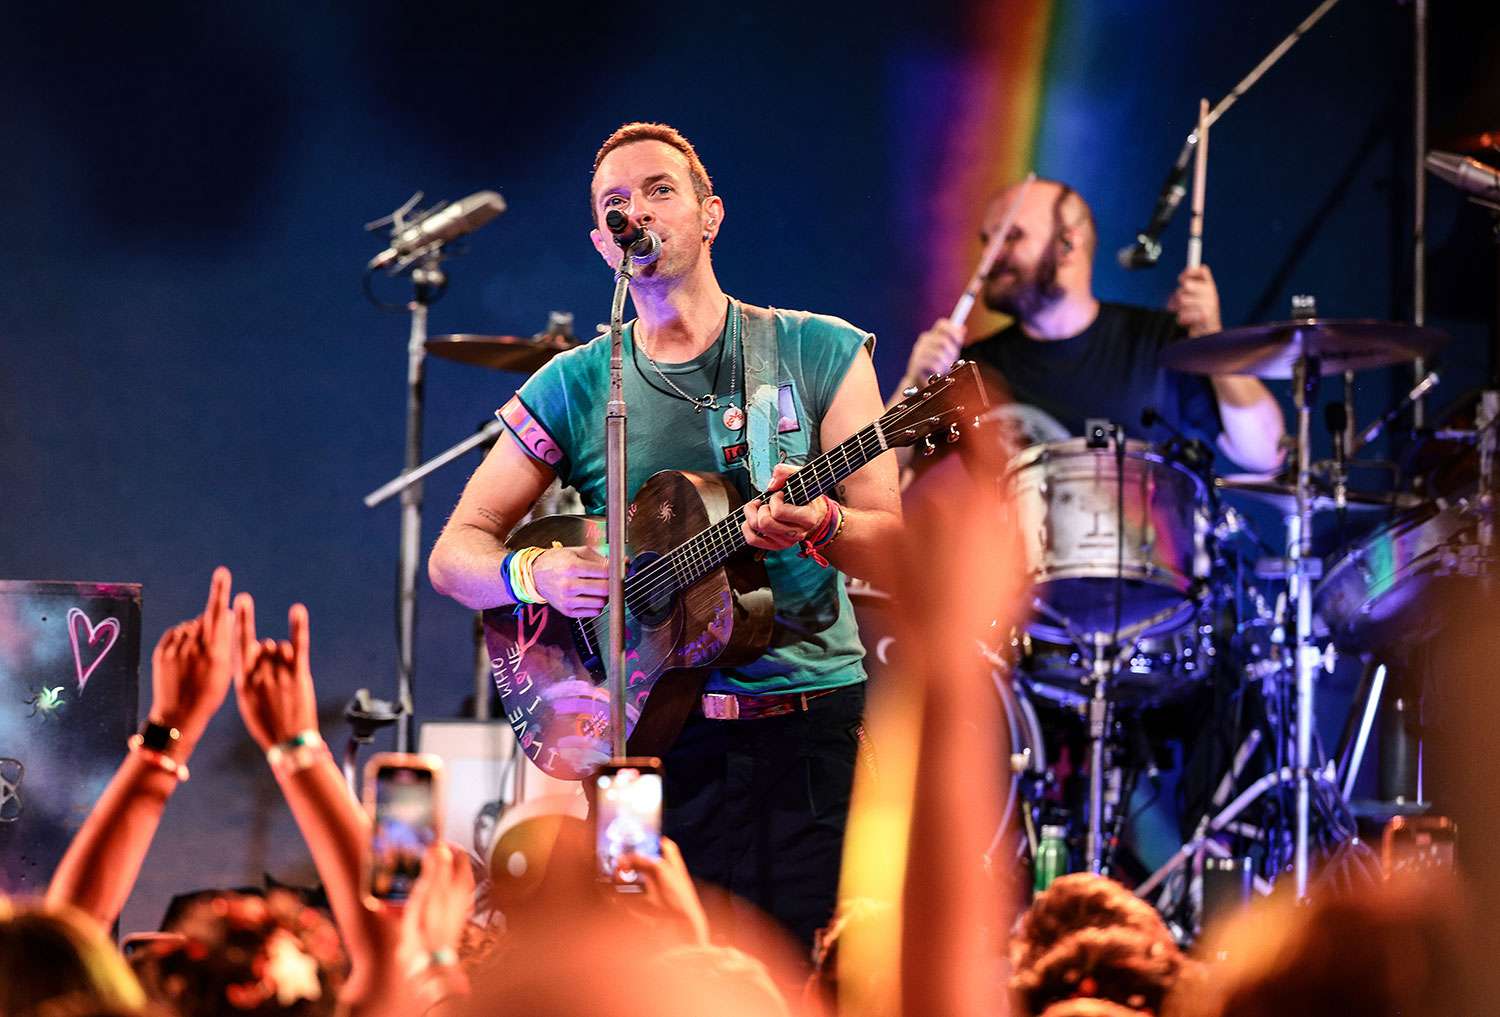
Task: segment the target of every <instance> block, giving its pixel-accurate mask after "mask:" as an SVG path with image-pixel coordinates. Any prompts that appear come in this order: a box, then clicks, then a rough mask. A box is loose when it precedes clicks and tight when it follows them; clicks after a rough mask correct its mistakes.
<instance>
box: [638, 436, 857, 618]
mask: <svg viewBox="0 0 1500 1017" xmlns="http://www.w3.org/2000/svg"><path fill="white" fill-rule="evenodd" d="M871 439H873V443H872V442H871ZM871 444H873V446H874V447H873V449H871V448H868V447H867V446H869V445H871ZM881 445H882V436H881V435H880V433H879V432H878V430H877V429H876V428H875V427H874V426H873V425H872V426H871V427H870V428H867V429H865V430H863V431H861V432H859V433H858V434H856V435H853V436H851V437H850V438H849V439H846V440H845V441H844V442H842V443H840V444H839V445H838V446H836V447H835V448H833V449H831V450H830V451H829V452H828V454H827V455H825V456H820V457H819V458H818V460H815V462H814V463H813V464H811V469H809V470H807V471H806V472H805V473H804V472H803V471H799V473H798V475H797V476H801V477H802V478H803V479H802V480H800V481H796V477H793V478H792V480H793V481H796V484H797V489H796V490H792V489H791V483H792V481H789V482H788V490H787V494H788V496H789V497H790V498H792V499H793V500H794V501H798V502H805V501H811V500H812V497H815V496H816V495H815V494H813V493H812V492H810V491H809V490H808V480H812V481H814V482H815V490H816V491H817V493H822V491H826V490H827V489H828V488H829V487H831V486H833V485H834V484H836V483H837V482H838V480H839V479H841V478H840V471H839V470H838V469H837V468H836V467H835V466H834V457H835V456H839V457H842V459H843V461H844V471H843V474H842V475H843V476H848V475H849V474H850V473H852V472H853V469H851V468H850V467H851V465H852V460H851V456H850V453H851V451H853V450H855V449H857V450H858V452H859V453H860V455H859V456H858V458H861V459H863V460H864V463H868V462H869V461H870V460H871V459H873V458H874V456H875V455H879V454H880V453H881V452H882V451H883V449H882V448H881ZM872 453H873V454H872ZM864 463H861V464H860V465H861V466H862V465H864ZM856 468H857V467H856ZM825 473H826V477H824V476H823V474H825ZM743 519H744V512H743V510H741V511H738V512H736V513H734V514H733V515H730V516H726V517H725V518H724V519H721V520H719V521H718V522H717V523H714V524H713V525H711V526H709V527H708V528H706V529H705V530H703V531H700V532H699V533H698V534H696V535H694V536H693V537H690V538H689V539H688V540H686V541H684V542H683V543H682V544H681V545H679V546H678V547H677V548H676V549H675V550H673V551H671V552H669V553H667V554H665V555H662V556H661V557H660V558H658V559H657V560H656V561H653V562H652V563H651V564H650V565H648V566H647V567H646V569H644V570H642V571H641V572H639V573H636V575H635V576H633V577H632V580H634V582H633V584H632V585H633V587H634V588H633V589H632V590H630V591H629V595H628V596H627V598H626V601H627V605H628V604H629V602H630V601H631V600H632V599H637V600H638V599H640V598H643V597H644V598H646V599H650V598H652V597H654V596H655V595H656V594H658V593H660V592H661V591H662V590H663V589H666V588H670V587H672V586H674V585H675V586H676V587H677V588H678V589H682V588H685V587H686V586H689V585H691V584H692V582H694V581H696V580H697V579H698V578H701V576H702V575H705V574H707V572H708V571H710V570H711V569H712V568H715V567H717V566H718V564H720V563H722V560H723V558H724V557H727V556H728V555H731V554H734V553H735V552H736V551H739V550H740V549H742V548H743V547H746V546H748V545H746V544H745V543H744V540H743V533H742V531H741V530H740V525H739V524H740V522H741V521H743ZM684 565H685V566H686V569H683V568H682V567H681V566H684ZM663 572H666V573H668V574H667V575H665V576H663V575H661V573H663Z"/></svg>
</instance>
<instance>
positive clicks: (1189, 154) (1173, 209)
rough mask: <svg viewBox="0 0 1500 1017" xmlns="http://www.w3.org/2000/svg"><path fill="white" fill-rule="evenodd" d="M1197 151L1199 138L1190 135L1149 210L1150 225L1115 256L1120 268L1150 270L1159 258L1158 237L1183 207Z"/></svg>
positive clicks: (1195, 135) (1159, 237)
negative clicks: (1189, 172) (1190, 165)
mask: <svg viewBox="0 0 1500 1017" xmlns="http://www.w3.org/2000/svg"><path fill="white" fill-rule="evenodd" d="M1197 147H1198V135H1197V134H1196V133H1195V134H1189V135H1188V139H1187V143H1186V144H1184V145H1183V146H1182V151H1181V152H1178V153H1177V161H1176V162H1174V163H1173V164H1172V169H1171V170H1170V171H1169V172H1168V173H1167V179H1166V181H1165V182H1164V183H1163V184H1162V185H1161V194H1159V195H1157V198H1156V207H1155V208H1154V209H1152V210H1151V221H1150V222H1148V223H1147V224H1146V228H1145V229H1143V230H1141V231H1140V232H1139V233H1137V234H1136V235H1135V243H1133V244H1127V245H1126V246H1124V247H1122V248H1120V251H1119V253H1118V254H1116V255H1115V257H1116V258H1118V259H1119V262H1120V267H1121V268H1126V269H1137V268H1151V267H1152V266H1154V265H1155V264H1156V262H1157V260H1158V259H1160V258H1161V235H1162V234H1163V233H1165V232H1166V230H1167V224H1168V223H1170V222H1171V221H1172V216H1174V215H1176V214H1177V206H1178V205H1180V204H1182V199H1183V198H1184V197H1186V195H1187V175H1188V166H1189V164H1191V163H1192V161H1193V153H1194V151H1195V150H1196V149H1197Z"/></svg>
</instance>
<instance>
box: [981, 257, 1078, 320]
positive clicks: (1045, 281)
mask: <svg viewBox="0 0 1500 1017" xmlns="http://www.w3.org/2000/svg"><path fill="white" fill-rule="evenodd" d="M1003 267H1006V266H1002V268H1003ZM1008 267H1010V268H1011V269H1012V270H1013V271H1014V272H1015V275H1013V276H1012V277H1011V278H1010V280H1009V281H1008V283H1007V282H1005V281H1003V279H1004V277H1003V276H999V277H997V276H994V275H992V276H991V277H990V279H989V281H988V284H987V285H986V286H985V288H984V305H985V306H986V307H988V308H989V309H990V310H992V311H999V312H1000V313H1001V314H1008V315H1010V316H1011V317H1013V318H1020V319H1021V320H1022V321H1025V320H1028V319H1030V318H1034V317H1035V316H1036V315H1038V314H1040V313H1041V312H1043V311H1045V310H1046V309H1047V308H1049V307H1051V306H1052V305H1053V304H1055V303H1057V302H1058V301H1059V300H1061V299H1062V297H1063V289H1062V287H1061V286H1059V285H1058V284H1057V245H1056V244H1055V243H1051V244H1048V245H1047V247H1046V250H1044V251H1043V252H1042V256H1041V257H1039V258H1038V259H1037V261H1036V264H1035V265H1033V266H1032V267H1031V268H1030V270H1026V269H1021V268H1018V267H1016V266H1008Z"/></svg>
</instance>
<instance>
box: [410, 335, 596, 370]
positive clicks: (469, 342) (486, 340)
mask: <svg viewBox="0 0 1500 1017" xmlns="http://www.w3.org/2000/svg"><path fill="white" fill-rule="evenodd" d="M577 345H579V343H578V342H577V341H576V340H573V339H567V338H564V337H562V336H548V335H542V336H538V337H537V338H535V339H528V338H524V337H522V336H517V335H470V334H468V333H457V334H454V335H439V336H434V337H432V338H431V339H429V340H427V343H426V346H427V352H428V353H431V354H432V355H433V356H434V357H440V358H442V359H443V360H454V361H457V362H458V363H460V364H472V365H473V366H475V367H488V368H491V369H493V370H496V371H517V372H520V373H528V374H529V373H530V372H532V371H535V370H536V369H537V368H539V367H541V366H542V365H543V364H545V363H546V362H547V361H549V360H551V359H552V358H553V357H555V356H557V355H558V354H559V353H562V352H564V351H566V350H571V349H572V348H573V347H575V346H577Z"/></svg>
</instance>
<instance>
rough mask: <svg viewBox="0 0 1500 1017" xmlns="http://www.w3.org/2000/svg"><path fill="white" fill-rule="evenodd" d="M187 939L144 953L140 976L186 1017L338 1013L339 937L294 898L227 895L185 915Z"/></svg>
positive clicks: (180, 924)
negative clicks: (230, 1014) (335, 1011)
mask: <svg viewBox="0 0 1500 1017" xmlns="http://www.w3.org/2000/svg"><path fill="white" fill-rule="evenodd" d="M175 926H176V928H175V931H177V932H178V933H180V934H181V935H182V939H181V940H180V941H163V942H162V943H161V944H159V945H158V946H156V947H154V948H151V949H147V950H143V951H142V952H141V953H140V954H139V955H138V956H137V957H136V958H135V964H136V971H137V973H139V974H140V976H141V982H142V984H143V985H144V986H145V987H146V990H147V991H148V992H149V993H150V994H151V996H152V998H153V999H155V1000H157V1001H158V1002H160V1003H162V1004H164V1005H166V1006H169V1007H171V1008H172V1009H173V1010H175V1011H176V1012H177V1013H178V1014H179V1015H180V1017H210V1015H218V1014H224V1013H234V1014H237V1015H244V1017H262V1015H264V1017H270V1015H273V1014H274V1015H297V1017H322V1015H325V1014H332V1013H333V1012H334V1008H335V1005H336V1002H337V996H338V991H339V987H340V985H341V984H342V982H343V969H344V956H343V950H342V948H341V947H340V945H339V938H338V933H337V932H336V931H335V930H334V928H333V926H332V925H331V924H330V923H329V922H328V920H327V919H326V918H324V917H323V916H322V915H321V914H319V913H318V912H317V911H315V910H313V909H312V908H310V907H307V906H305V905H304V904H303V903H302V902H301V901H300V900H298V899H297V897H296V896H295V895H293V894H290V893H287V892H286V891H283V890H273V891H271V892H270V893H268V894H267V895H266V896H264V897H260V896H251V895H246V894H238V893H228V892H226V893H221V894H216V895H213V896H209V897H202V898H199V899H197V900H194V901H192V902H191V903H190V904H188V905H187V906H186V907H185V908H184V909H183V910H182V912H181V914H180V915H178V916H177V919H176V922H175Z"/></svg>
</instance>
